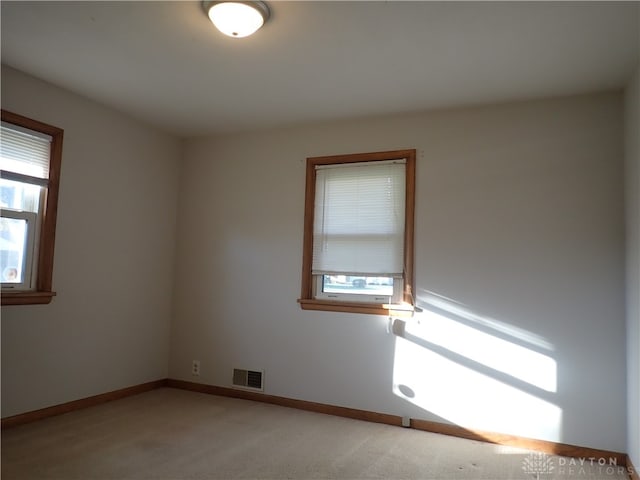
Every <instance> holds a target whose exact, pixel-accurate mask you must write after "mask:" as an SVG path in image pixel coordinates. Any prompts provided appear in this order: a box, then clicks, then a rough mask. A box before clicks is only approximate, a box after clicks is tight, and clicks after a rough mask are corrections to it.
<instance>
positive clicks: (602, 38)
mask: <svg viewBox="0 0 640 480" xmlns="http://www.w3.org/2000/svg"><path fill="white" fill-rule="evenodd" d="M269 5H270V7H271V13H272V15H271V19H270V20H269V22H268V23H267V24H266V25H265V26H264V27H263V28H262V29H261V30H259V31H258V32H257V33H256V34H255V35H254V36H252V37H248V38H245V39H234V38H228V37H225V36H223V35H222V34H220V33H219V32H218V31H217V30H216V29H215V28H214V27H213V25H212V24H211V23H210V21H209V19H208V18H207V17H206V15H205V13H204V12H203V10H202V8H201V3H200V2H192V1H183V2H167V1H161V2H155V1H141V2H137V1H128V2H123V1H120V2H94V1H74V2H55V1H46V2H25V1H18V2H11V1H5V0H3V1H2V2H1V22H2V24H1V27H2V38H1V39H2V51H1V54H2V62H3V63H6V64H8V65H10V66H12V67H14V68H17V69H18V70H22V71H24V72H26V73H29V74H31V75H33V76H36V77H39V78H42V79H44V80H47V81H49V82H51V83H53V84H56V85H59V86H61V87H64V88H67V89H69V90H71V91H74V92H76V93H79V94H81V95H84V96H86V97H89V98H91V99H94V100H96V101H98V102H101V103H103V104H106V105H109V106H111V107H114V108H116V109H118V110H120V111H122V112H125V113H127V114H129V115H131V116H132V117H135V118H137V119H139V120H142V121H144V122H146V123H148V124H151V125H154V126H156V127H158V128H160V129H162V130H164V131H167V132H170V133H173V134H176V135H179V136H183V137H188V136H198V135H208V134H216V133H230V132H238V131H246V130H255V129H264V128H271V127H276V126H285V125H293V124H300V123H310V122H318V121H324V120H332V119H339V118H352V117H359V116H370V115H380V114H390V113H403V112H414V111H421V110H426V109H433V108H443V107H456V106H465V105H477V104H484V103H494V102H503V101H510V100H516V99H530V98H539V97H548V96H557V95H567V94H574V93H583V92H591V91H598V90H607V89H615V88H621V87H623V86H624V85H625V82H626V81H627V80H628V79H629V77H630V76H631V74H632V72H633V69H634V67H635V65H637V62H638V58H639V52H640V27H639V23H640V2H621V3H615V2H609V1H604V2H585V3H582V2H567V3H564V2H455V1H448V2H421V1H408V2H400V1H393V0H392V1H372V2H368V1H352V2H347V1H341V2H327V1H319V2H311V1H300V2H294V1H286V2H280V1H278V2H275V1H274V2H270V3H269Z"/></svg>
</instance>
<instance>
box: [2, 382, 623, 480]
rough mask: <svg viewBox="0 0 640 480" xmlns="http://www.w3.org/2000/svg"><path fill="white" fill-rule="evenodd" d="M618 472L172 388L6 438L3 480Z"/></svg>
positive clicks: (613, 475)
mask: <svg viewBox="0 0 640 480" xmlns="http://www.w3.org/2000/svg"><path fill="white" fill-rule="evenodd" d="M623 470H624V469H623V468H613V467H599V466H597V465H596V466H593V467H591V466H583V467H580V466H579V465H570V462H569V461H567V460H566V459H562V458H558V457H550V456H536V455H532V454H530V453H529V452H526V451H523V450H518V449H513V448H508V447H500V446H495V445H489V444H485V443H482V442H476V441H471V440H464V439H459V438H454V437H448V436H444V435H437V434H431V433H427V432H422V431H417V430H411V429H403V428H399V427H392V426H387V425H380V424H374V423H368V422H361V421H358V420H350V419H345V418H340V417H334V416H330V415H322V414H317V413H311V412H306V411H300V410H295V409H289V408H284V407H279V406H275V405H268V404H262V403H256V402H250V401H246V400H237V399H231V398H224V397H216V396H212V395H205V394H199V393H194V392H187V391H182V390H175V389H170V388H163V389H159V390H154V391H152V392H148V393H144V394H141V395H137V396H134V397H129V398H126V399H123V400H118V401H115V402H110V403H107V404H103V405H100V406H97V407H92V408H88V409H85V410H80V411H76V412H73V413H69V414H65V415H60V416H57V417H52V418H49V419H46V420H42V421H39V422H35V423H32V424H28V425H23V426H21V427H16V428H12V429H9V430H6V431H4V432H3V434H2V480H14V479H19V480H40V479H61V480H75V479H78V480H94V479H95V480H97V479H113V480H116V479H117V480H125V479H126V480H134V479H135V480H146V479H163V480H177V479H212V480H213V479H319V478H332V479H374V478H376V479H378V478H381V479H425V480H426V479H433V480H436V479H437V480H444V479H490V480H501V479H532V478H533V479H535V478H536V477H537V476H539V479H540V480H557V479H576V480H578V479H581V480H605V479H606V480H621V479H627V478H628V477H627V476H626V474H625V473H624V472H623Z"/></svg>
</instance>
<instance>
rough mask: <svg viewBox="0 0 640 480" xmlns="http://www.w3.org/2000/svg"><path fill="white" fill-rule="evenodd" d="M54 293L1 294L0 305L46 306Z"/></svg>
mask: <svg viewBox="0 0 640 480" xmlns="http://www.w3.org/2000/svg"><path fill="white" fill-rule="evenodd" d="M55 295H56V292H2V305H46V304H48V303H51V300H52V299H53V297H55Z"/></svg>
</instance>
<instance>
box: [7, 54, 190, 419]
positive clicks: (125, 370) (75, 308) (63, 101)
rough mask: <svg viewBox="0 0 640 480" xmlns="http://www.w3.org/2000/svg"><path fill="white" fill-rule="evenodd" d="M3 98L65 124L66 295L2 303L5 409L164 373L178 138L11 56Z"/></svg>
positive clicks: (22, 110) (61, 227)
mask: <svg viewBox="0 0 640 480" xmlns="http://www.w3.org/2000/svg"><path fill="white" fill-rule="evenodd" d="M2 108H4V109H7V110H10V111H14V112H16V113H19V114H22V115H25V116H28V117H33V118H36V119H38V120H41V121H44V122H47V123H51V124H53V125H55V126H57V127H60V128H63V129H64V131H65V132H64V151H63V160H62V174H61V182H60V189H61V190H60V197H59V210H58V227H57V238H56V252H55V268H54V278H53V283H54V290H56V291H57V294H58V295H57V297H55V298H54V299H53V302H52V303H51V304H50V305H44V306H13V307H3V308H2V416H3V417H6V416H10V415H14V414H17V413H22V412H25V411H30V410H34V409H38V408H42V407H47V406H51V405H55V404H59V403H63V402H67V401H70V400H76V399H78V398H83V397H87V396H91V395H95V394H99V393H104V392H107V391H111V390H115V389H119V388H123V387H127V386H130V385H136V384H139V383H143V382H148V381H152V380H157V379H162V378H166V376H167V358H168V350H169V324H170V316H171V304H172V273H173V258H174V257H173V254H174V241H175V218H176V205H177V178H178V173H179V172H178V169H179V159H180V155H181V144H180V142H179V141H178V140H176V139H174V138H172V137H169V136H167V135H164V134H161V133H159V132H157V131H154V130H152V129H150V128H147V127H145V126H142V125H141V124H139V123H137V122H135V121H133V120H131V119H130V118H127V117H125V116H123V115H121V114H118V113H116V112H114V111H113V110H110V109H108V108H105V107H102V106H100V105H98V104H96V103H94V102H91V101H89V100H86V99H83V98H81V97H79V96H77V95H75V94H72V93H70V92H67V91H64V90H61V89H58V88H56V87H54V86H52V85H50V84H47V83H44V82H41V81H39V80H36V79H34V78H32V77H29V76H27V75H24V74H22V73H20V72H18V71H15V70H12V69H10V68H6V67H5V66H3V67H2Z"/></svg>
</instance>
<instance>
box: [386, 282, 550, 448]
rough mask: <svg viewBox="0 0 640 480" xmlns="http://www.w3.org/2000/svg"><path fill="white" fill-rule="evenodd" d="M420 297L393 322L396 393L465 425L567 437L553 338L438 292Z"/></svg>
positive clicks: (508, 432) (529, 435) (425, 293)
mask: <svg viewBox="0 0 640 480" xmlns="http://www.w3.org/2000/svg"><path fill="white" fill-rule="evenodd" d="M416 303H417V305H418V306H419V307H420V308H421V309H422V312H416V314H415V316H414V317H413V318H411V319H409V320H406V321H405V320H398V319H396V320H393V323H392V326H391V328H392V330H393V333H394V334H395V335H396V340H395V341H396V345H395V359H394V369H393V392H394V394H395V395H397V396H398V397H400V398H403V399H404V400H406V401H408V402H411V403H412V404H414V405H416V406H418V407H419V408H421V409H423V410H425V411H428V412H430V413H433V414H435V415H438V416H440V417H442V418H444V419H446V420H447V421H449V422H451V423H453V424H456V425H461V426H464V427H465V428H470V429H478V430H485V431H492V432H500V433H506V434H512V435H517V436H521V437H528V438H538V439H545V440H549V441H555V442H560V441H561V437H562V409H561V408H560V407H559V406H558V405H557V404H556V402H557V399H556V397H557V365H556V360H555V359H554V357H553V354H554V349H555V348H554V345H553V344H552V343H550V342H549V341H548V340H547V339H545V338H542V337H540V336H538V335H536V334H534V333H532V332H529V331H526V330H523V329H520V328H517V327H514V326H512V325H509V324H507V323H504V322H500V321H498V320H495V319H491V318H488V317H483V316H481V315H479V314H477V313H476V312H473V311H471V310H470V309H468V308H467V307H465V306H464V305H462V304H460V303H458V302H456V301H454V300H452V299H449V298H446V297H443V296H441V295H438V294H436V293H434V292H428V291H424V292H422V293H421V294H420V295H419V296H418V298H417V302H416ZM425 365H428V368H424V366H425Z"/></svg>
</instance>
